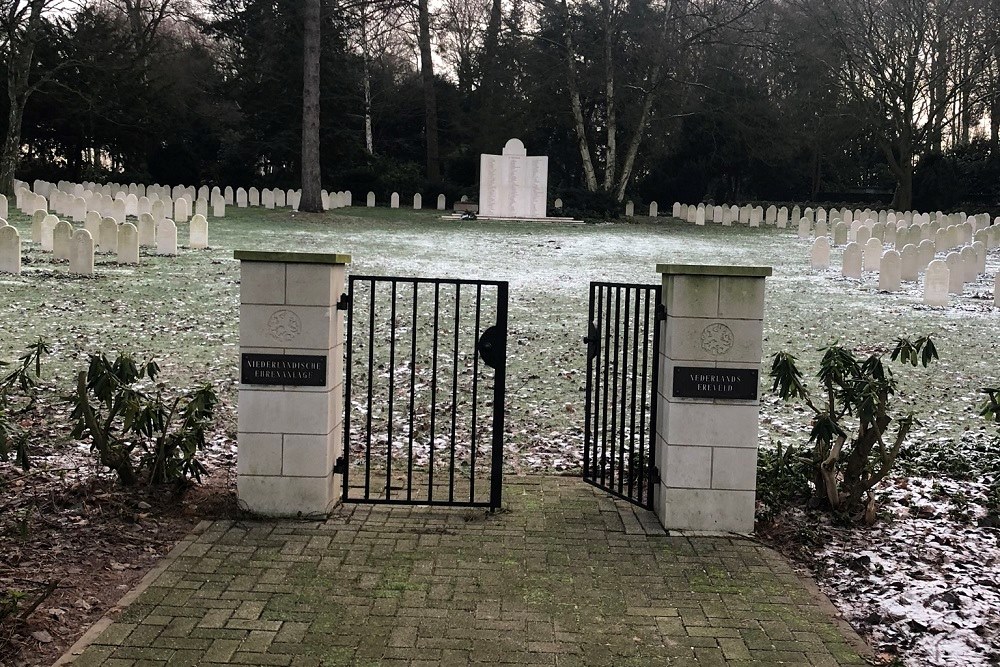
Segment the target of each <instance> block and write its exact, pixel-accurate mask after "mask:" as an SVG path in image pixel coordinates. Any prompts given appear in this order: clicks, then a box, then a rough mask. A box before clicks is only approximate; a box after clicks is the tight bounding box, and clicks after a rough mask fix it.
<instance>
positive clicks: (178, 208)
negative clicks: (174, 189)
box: [174, 197, 191, 222]
mask: <svg viewBox="0 0 1000 667" xmlns="http://www.w3.org/2000/svg"><path fill="white" fill-rule="evenodd" d="M190 217H191V203H190V202H189V201H188V200H187V197H180V198H179V199H175V200H174V220H176V221H177V222H187V219H188V218H190Z"/></svg>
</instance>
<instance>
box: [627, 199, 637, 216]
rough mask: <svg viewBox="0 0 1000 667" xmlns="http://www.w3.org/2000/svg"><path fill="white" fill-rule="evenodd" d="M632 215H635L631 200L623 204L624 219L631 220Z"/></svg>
mask: <svg viewBox="0 0 1000 667" xmlns="http://www.w3.org/2000/svg"><path fill="white" fill-rule="evenodd" d="M634 215H635V204H633V203H632V200H629V201H627V202H625V217H626V218H631V217H632V216H634Z"/></svg>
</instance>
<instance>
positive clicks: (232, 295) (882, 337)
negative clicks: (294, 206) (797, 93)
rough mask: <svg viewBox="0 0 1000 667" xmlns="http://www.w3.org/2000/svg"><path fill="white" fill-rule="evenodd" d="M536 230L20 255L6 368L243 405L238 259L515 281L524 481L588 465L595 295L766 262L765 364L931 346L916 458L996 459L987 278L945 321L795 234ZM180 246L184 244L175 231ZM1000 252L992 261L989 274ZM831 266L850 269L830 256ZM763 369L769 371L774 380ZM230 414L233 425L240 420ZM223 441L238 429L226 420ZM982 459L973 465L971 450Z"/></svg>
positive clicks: (918, 390) (412, 232) (995, 324)
mask: <svg viewBox="0 0 1000 667" xmlns="http://www.w3.org/2000/svg"><path fill="white" fill-rule="evenodd" d="M11 218H12V219H11V220H10V221H9V222H11V224H13V225H15V226H16V227H17V228H18V229H19V231H20V232H21V236H22V239H25V238H27V239H30V221H29V220H28V218H27V217H26V216H22V215H20V214H19V213H17V212H13V211H12V215H11ZM638 220H642V221H643V222H638V223H636V224H617V225H555V224H553V225H543V224H527V223H525V224H515V223H487V222H457V221H444V220H441V219H440V217H439V214H438V213H437V212H436V211H434V212H430V211H428V212H413V211H406V210H402V209H401V210H390V209H384V208H378V209H366V208H350V209H340V210H337V211H330V212H328V213H327V214H324V215H322V216H309V215H295V214H292V213H291V212H290V211H289V210H288V209H282V210H277V211H267V210H265V209H236V208H233V207H230V208H229V209H228V217H226V218H225V219H222V220H217V219H210V220H209V242H210V244H211V246H212V248H211V249H210V250H204V251H189V250H182V251H181V254H180V256H179V257H175V258H162V257H154V256H148V257H147V256H144V257H143V258H142V260H143V263H142V265H140V266H139V267H119V266H117V265H116V264H114V263H113V261H111V259H110V258H107V257H99V259H98V263H97V273H98V275H97V277H95V278H93V279H82V278H75V277H70V276H67V275H66V266H65V265H64V264H62V265H61V264H53V263H52V261H51V254H48V253H41V252H39V251H37V250H35V249H34V248H33V247H32V246H30V245H29V244H25V248H30V249H28V250H26V252H25V254H24V260H23V262H24V265H23V273H22V275H20V276H11V275H0V359H3V360H13V359H14V358H15V357H16V356H17V355H18V354H19V353H20V351H21V350H22V349H23V348H24V347H25V346H26V345H28V344H29V343H30V342H32V341H33V340H35V339H36V338H37V337H39V336H42V337H45V338H46V339H48V340H50V341H51V342H52V343H53V344H54V354H53V356H52V357H51V358H50V360H49V361H48V362H47V363H46V368H47V371H46V383H47V385H48V386H53V387H57V388H58V389H59V391H65V388H67V387H69V386H70V378H71V374H72V373H73V372H74V371H75V370H79V369H82V368H84V366H85V362H86V355H87V354H89V353H93V352H97V351H102V350H103V351H105V352H108V353H111V352H114V351H117V350H127V351H131V352H133V353H135V354H136V355H138V356H148V355H152V356H154V357H156V358H157V359H158V360H159V361H160V363H161V366H162V367H163V370H164V376H163V377H164V379H165V380H167V381H168V382H171V383H176V384H177V385H180V386H193V385H194V384H196V383H198V382H201V381H204V380H210V381H212V382H214V383H216V385H217V386H218V387H219V388H220V389H221V393H222V396H223V399H224V401H225V402H226V403H227V407H228V408H230V409H233V408H234V407H235V406H234V404H235V397H236V392H235V383H236V381H237V375H238V365H237V361H238V360H237V356H238V318H239V307H238V304H239V263H238V262H236V261H235V260H233V250H235V249H259V250H293V251H294V250H298V251H324V252H346V253H350V254H351V255H352V256H353V264H352V266H351V267H350V270H351V271H354V272H357V273H365V274H377V275H399V276H427V277H454V278H483V279H493V280H507V281H509V282H510V300H511V302H510V338H509V340H510V359H509V366H508V385H507V386H508V398H507V408H508V418H507V429H508V434H509V435H508V438H507V440H508V454H509V456H508V458H509V461H508V464H509V466H510V467H511V468H513V469H514V470H517V471H528V470H567V469H574V468H576V467H577V466H578V465H579V455H580V452H579V449H580V446H581V445H580V443H581V439H582V418H583V417H582V413H583V405H582V404H583V387H584V382H585V356H584V354H585V346H584V345H583V343H582V336H583V335H584V334H585V333H586V332H585V328H586V317H587V315H586V313H587V299H588V283H589V281H591V280H614V281H627V282H640V283H652V282H656V281H657V280H658V278H659V276H658V275H657V274H656V273H655V272H654V268H655V265H656V264H657V263H660V262H674V263H706V264H716V263H717V264H727V263H735V264H766V265H772V266H773V267H774V276H773V277H772V278H770V279H769V280H768V283H767V285H768V289H767V306H766V314H765V321H764V334H765V341H764V352H765V365H766V364H767V357H768V356H769V355H771V354H773V353H774V352H776V351H778V350H788V351H791V352H793V353H794V354H796V355H797V356H799V357H800V359H801V360H802V362H803V364H802V366H803V368H804V369H809V370H811V369H813V368H814V364H813V363H812V362H814V361H815V360H816V359H818V356H819V355H818V352H817V349H818V348H820V347H822V346H824V345H826V344H828V343H830V342H832V341H834V340H840V341H841V342H842V343H845V344H848V345H851V346H856V347H859V348H862V349H864V350H868V349H870V348H871V346H877V345H879V344H885V345H891V343H892V341H893V340H894V338H895V337H896V336H897V335H912V336H917V335H922V334H925V333H933V334H935V335H936V340H937V344H938V349H939V351H940V353H941V363H940V364H936V365H932V367H931V368H929V369H926V370H925V369H911V368H906V369H903V368H900V369H899V375H900V378H901V392H900V393H901V396H902V398H903V400H905V401H906V402H907V403H909V404H911V405H912V407H913V409H914V410H915V411H916V412H917V415H918V417H919V418H920V419H921V421H922V424H921V426H920V427H919V428H917V429H916V431H915V433H914V437H913V438H912V441H913V443H914V447H913V448H912V451H911V453H910V455H909V456H908V459H909V460H910V463H911V464H913V465H921V466H927V465H931V466H933V465H935V463H934V462H935V461H936V460H938V459H940V461H942V462H944V463H947V464H948V465H952V464H956V463H960V462H956V457H955V454H956V452H959V453H960V454H961V456H960V457H959V458H961V459H963V460H973V461H974V460H975V457H976V456H989V457H991V458H992V459H993V460H994V461H995V459H996V454H995V453H993V454H990V453H989V452H988V451H986V450H987V449H988V448H987V445H986V442H987V433H988V430H987V429H986V428H985V425H984V424H983V423H982V420H981V419H980V418H979V417H978V416H977V414H976V410H975V406H976V404H977V403H978V401H979V397H978V392H979V389H980V388H981V387H984V386H993V385H996V384H997V382H998V374H1000V373H998V364H997V349H998V345H1000V342H998V341H1000V335H998V334H1000V312H998V311H996V310H994V309H993V308H992V293H991V288H992V281H991V280H987V279H985V278H984V279H983V280H982V281H980V282H979V283H977V284H974V285H969V286H967V289H966V293H965V295H964V297H963V298H961V299H954V300H953V303H954V305H953V306H952V307H949V308H945V309H928V308H924V307H923V306H922V305H921V303H920V292H919V290H918V289H917V288H916V287H913V286H911V287H910V288H909V289H907V290H906V291H904V292H901V293H898V294H894V295H890V294H880V293H878V291H877V278H875V277H870V278H867V279H866V280H864V281H862V282H858V281H850V280H844V279H841V278H840V277H839V270H830V271H828V272H822V273H817V272H815V271H812V270H811V269H810V268H809V265H808V247H809V244H808V243H807V242H805V241H800V240H799V239H798V238H797V237H796V234H795V231H794V230H792V229H788V230H777V229H771V228H761V229H748V228H733V227H722V226H718V225H714V226H707V227H695V226H693V225H689V224H683V223H680V222H678V221H674V220H671V221H669V222H667V221H664V220H663V219H661V221H659V222H657V223H656V224H652V223H650V222H648V221H647V219H645V218H639V219H638ZM178 237H179V238H178V240H179V243H181V244H185V243H186V240H187V225H186V224H180V225H179V232H178ZM998 265H1000V256H998V255H997V254H996V253H993V254H991V256H990V258H989V261H988V269H989V271H990V272H991V274H992V273H994V272H995V271H996V270H997V268H998ZM833 266H835V267H838V269H839V266H840V255H839V250H838V249H834V257H833ZM765 370H766V369H765ZM762 396H763V398H764V400H763V416H764V419H763V422H764V424H763V426H764V428H762V429H761V440H762V443H764V444H766V443H768V442H770V441H772V440H775V439H781V440H783V441H786V442H787V441H796V442H802V441H804V440H805V438H806V437H807V436H805V435H804V432H803V428H804V427H805V422H804V416H805V415H804V413H801V412H797V411H795V410H794V409H792V408H791V407H789V406H782V405H780V404H778V403H777V402H776V401H775V400H773V399H771V398H770V396H769V395H768V394H767V393H766V387H765V388H764V391H763V393H762ZM230 416H231V413H230ZM226 428H227V430H229V431H230V434H231V435H235V434H234V433H232V431H233V430H234V428H235V427H234V422H233V421H232V420H231V419H230V420H228V425H227V426H226ZM977 452H978V453H977Z"/></svg>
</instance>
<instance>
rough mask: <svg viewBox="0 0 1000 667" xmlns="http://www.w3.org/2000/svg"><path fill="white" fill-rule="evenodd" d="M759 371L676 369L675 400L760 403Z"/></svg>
mask: <svg viewBox="0 0 1000 667" xmlns="http://www.w3.org/2000/svg"><path fill="white" fill-rule="evenodd" d="M757 382H758V371H757V369H756V368H698V367H693V366H675V367H674V391H673V395H674V398H723V399H730V400H736V401H754V400H757Z"/></svg>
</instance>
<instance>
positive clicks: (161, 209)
mask: <svg viewBox="0 0 1000 667" xmlns="http://www.w3.org/2000/svg"><path fill="white" fill-rule="evenodd" d="M166 208H167V205H166V203H165V202H164V201H163V200H159V199H158V200H156V201H154V202H153V204H152V205H151V206H150V207H149V212H150V214H151V215H152V216H153V221H154V222H157V221H159V220H163V218H165V217H166V215H167V212H166Z"/></svg>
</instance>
